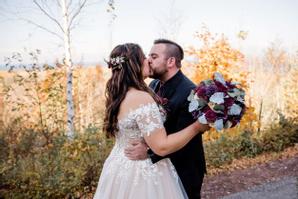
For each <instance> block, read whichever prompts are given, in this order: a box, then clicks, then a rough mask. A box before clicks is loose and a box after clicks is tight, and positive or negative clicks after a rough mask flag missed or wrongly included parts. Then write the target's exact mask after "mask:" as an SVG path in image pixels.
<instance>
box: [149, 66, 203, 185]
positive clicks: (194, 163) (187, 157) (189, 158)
mask: <svg viewBox="0 0 298 199" xmlns="http://www.w3.org/2000/svg"><path fill="white" fill-rule="evenodd" d="M149 86H150V88H152V89H153V90H154V92H155V93H158V94H160V96H161V97H162V98H167V100H168V102H167V104H166V105H165V108H166V109H168V111H167V112H168V114H167V119H166V121H165V123H164V126H165V129H166V131H167V133H168V134H171V133H175V132H178V131H180V130H182V129H184V128H185V127H187V126H189V125H190V124H192V123H193V122H194V121H195V119H193V117H192V115H191V114H190V113H189V112H188V104H189V101H187V97H188V95H189V94H190V92H191V90H192V89H194V88H195V87H196V85H195V84H194V83H193V82H192V81H190V80H189V79H188V78H187V77H186V76H185V75H184V74H183V73H182V72H181V71H180V70H179V71H178V72H177V74H176V75H175V76H173V77H172V78H171V79H169V80H168V81H166V82H165V83H164V84H163V86H162V87H161V88H160V81H159V80H153V81H152V82H151V83H150V85H149ZM148 154H149V156H150V158H151V160H152V162H153V163H156V162H158V161H159V160H161V159H162V157H160V156H158V155H156V154H154V153H153V152H152V151H151V150H149V151H148ZM167 157H169V158H170V159H171V161H172V163H173V165H174V166H175V168H176V170H177V172H178V175H179V177H180V179H181V181H182V183H183V185H184V187H185V189H186V191H187V190H188V187H196V186H199V184H200V183H202V179H201V178H202V176H204V173H206V163H205V157H204V150H203V143H202V134H200V133H199V134H198V135H197V136H195V137H194V138H193V139H192V140H191V141H190V142H189V143H188V144H187V145H185V146H184V147H183V148H182V149H180V150H179V151H177V152H175V153H172V154H170V155H168V156H167Z"/></svg>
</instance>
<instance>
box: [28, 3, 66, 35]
mask: <svg viewBox="0 0 298 199" xmlns="http://www.w3.org/2000/svg"><path fill="white" fill-rule="evenodd" d="M33 3H34V4H35V5H36V6H37V7H38V8H39V9H40V10H41V11H42V12H43V13H44V14H45V15H46V16H47V17H48V18H50V19H51V20H52V21H53V22H55V23H56V24H57V25H58V27H59V28H60V29H61V30H62V32H64V30H63V28H62V26H61V24H60V23H59V21H58V20H57V19H55V18H54V17H52V16H51V15H50V14H49V13H48V12H47V11H46V10H44V9H43V7H42V6H41V5H40V4H39V3H38V2H37V1H36V0H33Z"/></svg>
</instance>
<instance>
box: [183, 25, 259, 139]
mask: <svg viewBox="0 0 298 199" xmlns="http://www.w3.org/2000/svg"><path fill="white" fill-rule="evenodd" d="M195 37H196V38H198V39H199V40H200V41H201V42H202V46H200V48H196V47H193V46H192V47H190V48H189V49H188V50H187V51H186V52H187V53H188V54H189V55H190V56H191V57H192V58H193V60H194V61H193V62H188V63H187V66H186V67H191V68H192V70H193V71H192V73H193V74H194V75H193V76H192V79H193V81H194V82H196V83H199V82H200V81H202V80H205V79H209V78H212V75H213V74H214V72H216V71H217V72H220V73H222V74H223V75H224V77H225V79H228V80H229V79H232V80H233V81H236V82H239V83H240V84H241V86H242V87H243V88H244V89H245V91H246V100H247V102H246V105H247V110H246V114H245V115H244V117H243V119H242V121H241V123H240V125H238V127H236V128H233V129H228V130H226V131H228V132H229V133H230V134H232V135H235V134H238V133H239V132H240V131H243V130H244V129H252V128H253V127H254V124H253V121H254V120H255V119H256V115H255V113H254V108H253V107H252V106H251V105H250V104H249V98H250V96H249V95H248V91H249V84H248V83H249V82H248V79H247V74H248V73H247V68H246V64H245V59H244V55H243V54H242V53H241V52H240V51H239V50H237V49H235V48H233V47H232V46H231V44H230V43H229V41H228V39H227V38H226V37H225V36H224V35H223V34H222V35H216V34H212V33H211V32H210V31H209V30H208V28H207V27H206V26H204V27H203V28H202V31H200V32H197V33H196V35H195ZM218 136H219V134H218V133H215V132H214V131H211V133H207V134H205V139H214V138H217V137H218Z"/></svg>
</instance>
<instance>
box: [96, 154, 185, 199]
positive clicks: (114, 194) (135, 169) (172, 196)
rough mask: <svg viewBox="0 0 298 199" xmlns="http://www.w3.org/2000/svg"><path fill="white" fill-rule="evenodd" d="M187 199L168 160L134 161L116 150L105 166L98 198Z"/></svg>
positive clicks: (97, 192)
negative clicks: (153, 162) (154, 161)
mask: <svg viewBox="0 0 298 199" xmlns="http://www.w3.org/2000/svg"><path fill="white" fill-rule="evenodd" d="M152 198H154V199H184V198H187V195H186V192H185V190H184V188H183V185H182V183H181V181H180V179H179V177H178V175H177V172H176V170H175V168H174V166H173V164H172V163H171V161H170V160H169V159H168V158H165V159H163V160H161V161H159V162H157V163H155V164H152V162H151V160H150V159H146V160H137V161H132V160H129V159H127V158H126V157H125V156H124V154H119V153H116V152H115V151H112V153H111V154H110V156H109V157H108V158H107V160H106V161H105V163H104V166H103V170H102V172H101V176H100V178H99V182H98V186H97V189H96V193H95V195H94V199H152Z"/></svg>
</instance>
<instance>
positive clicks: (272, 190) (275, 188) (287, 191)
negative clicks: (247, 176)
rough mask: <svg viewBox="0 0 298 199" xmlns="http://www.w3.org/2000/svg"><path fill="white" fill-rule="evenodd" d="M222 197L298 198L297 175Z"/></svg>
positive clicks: (236, 198) (258, 198)
mask: <svg viewBox="0 0 298 199" xmlns="http://www.w3.org/2000/svg"><path fill="white" fill-rule="evenodd" d="M222 199H298V181H297V177H284V178H282V179H280V180H277V181H274V182H270V183H264V184H262V185H259V186H254V187H251V188H250V189H249V190H247V191H243V192H239V193H235V194H231V195H229V196H225V197H223V198H222Z"/></svg>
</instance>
